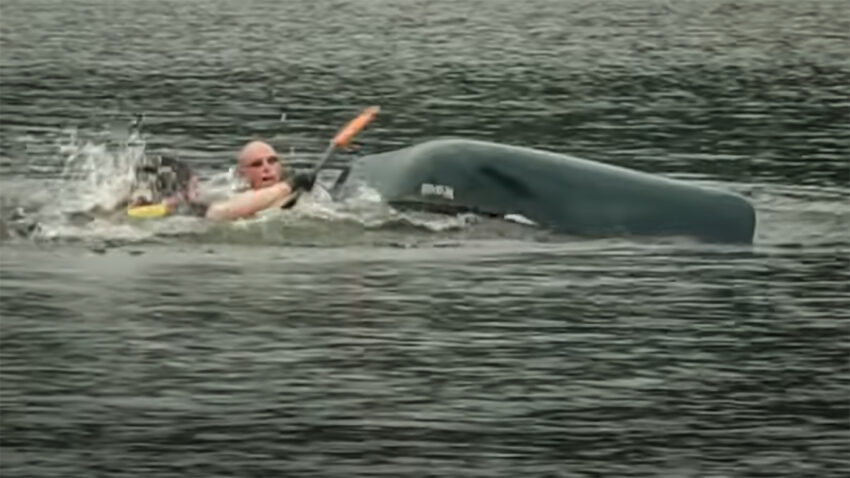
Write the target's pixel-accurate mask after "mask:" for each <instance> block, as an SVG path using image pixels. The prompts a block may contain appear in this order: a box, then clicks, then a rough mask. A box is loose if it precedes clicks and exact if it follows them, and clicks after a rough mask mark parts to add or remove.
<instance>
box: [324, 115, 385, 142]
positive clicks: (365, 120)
mask: <svg viewBox="0 0 850 478" xmlns="http://www.w3.org/2000/svg"><path fill="white" fill-rule="evenodd" d="M378 111H380V108H378V107H377V106H370V107H368V108H366V109H365V110H363V112H362V113H360V115H358V116H357V117H356V118H354V119H353V120H351V121H349V122H348V124H347V125H345V127H344V128H342V129H341V130H339V133H337V134H336V136H334V139H333V141H331V143H332V144H333V145H334V146H336V147H337V148H340V147H343V146H345V145H347V144H348V142H349V141H351V138H353V137H354V136H355V135H357V133H359V132H360V130H362V129H363V128H365V127H366V125H367V124H369V122H370V121H372V119H374V118H375V115H377V114H378Z"/></svg>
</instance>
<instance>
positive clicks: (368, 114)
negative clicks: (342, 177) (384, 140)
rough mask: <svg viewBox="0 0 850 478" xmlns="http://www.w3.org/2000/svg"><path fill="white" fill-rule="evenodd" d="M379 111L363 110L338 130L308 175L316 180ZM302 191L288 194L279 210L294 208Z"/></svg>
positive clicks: (377, 109) (375, 109) (375, 107)
mask: <svg viewBox="0 0 850 478" xmlns="http://www.w3.org/2000/svg"><path fill="white" fill-rule="evenodd" d="M379 111H380V108H378V107H377V106H370V107H368V108H366V109H365V110H363V112H362V113H360V114H359V115H358V116H357V117H356V118H354V119H353V120H351V121H349V122H348V124H346V125H345V126H344V127H343V128H342V129H341V130H339V132H338V133H337V134H336V136H334V138H333V139H332V140H331V142H330V144H329V145H328V149H326V150H325V154H323V155H322V158H321V159H319V162H318V163H316V165H315V166H313V169H312V170H311V171H310V175H311V177H312V179H313V180H315V179H316V175H317V174H318V173H319V171H321V170H322V168H323V167H325V164H326V163H327V162H328V160H330V159H331V156H333V155H334V153H336V152H337V150H339V149H340V148H344V147H345V146H347V145H348V143H350V142H351V140H352V139H354V137H355V136H357V133H359V132H361V131H363V128H365V127H366V125H368V124H369V123H370V122H371V121H372V120H373V119H374V118H375V116H376V115H377V114H378V112H379ZM306 189H307V190H308V191H309V190H311V189H313V185H312V183H311V184H310V186H309V187H308V188H306ZM302 191H304V189H298V190H296V191H294V192H293V193H292V194H290V195H289V197H288V198H286V202H284V203H283V205H282V206H281V209H289V208H291V207H292V206H294V205H295V203H296V202H297V201H298V197H299V196H300V195H301V192H302Z"/></svg>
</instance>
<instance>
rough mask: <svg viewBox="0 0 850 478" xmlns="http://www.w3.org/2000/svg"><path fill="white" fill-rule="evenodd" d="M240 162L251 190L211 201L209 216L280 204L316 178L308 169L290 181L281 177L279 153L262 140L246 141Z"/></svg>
mask: <svg viewBox="0 0 850 478" xmlns="http://www.w3.org/2000/svg"><path fill="white" fill-rule="evenodd" d="M237 164H238V168H239V175H240V176H242V177H243V178H244V179H245V180H246V181H247V182H248V184H249V185H250V186H251V190H250V191H245V192H243V193H239V194H237V195H236V196H233V197H232V198H229V199H227V200H225V201H220V202H216V203H213V204H211V205H210V207H209V208H208V209H207V212H206V217H208V218H210V219H217V220H233V219H240V218H245V217H251V216H253V215H254V214H256V213H257V212H259V211H262V210H264V209H269V208H273V207H281V206H282V205H283V204H284V203H286V201H287V199H288V198H289V196H290V195H291V194H292V193H293V192H294V191H297V190H299V189H310V188H312V187H313V183H314V182H315V181H316V176H315V175H313V174H309V173H308V174H305V173H302V174H296V175H295V176H293V177H292V179H291V180H290V181H289V182H288V183H287V182H283V181H281V179H280V177H281V164H280V160H279V159H278V156H277V153H276V152H275V150H274V148H272V147H271V146H270V145H269V144H268V143H265V142H263V141H251V142H249V143H248V144H246V145H245V146H244V147H243V148H242V150H241V151H240V152H239V156H238V159H237Z"/></svg>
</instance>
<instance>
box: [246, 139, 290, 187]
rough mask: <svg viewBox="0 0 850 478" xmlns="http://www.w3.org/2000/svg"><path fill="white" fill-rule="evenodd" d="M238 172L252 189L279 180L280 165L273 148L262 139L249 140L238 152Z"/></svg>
mask: <svg viewBox="0 0 850 478" xmlns="http://www.w3.org/2000/svg"><path fill="white" fill-rule="evenodd" d="M239 174H241V175H242V177H244V178H245V179H246V180H247V181H248V183H250V184H251V188H252V189H261V188H265V187H268V186H271V185H274V184H277V183H278V182H280V176H281V165H280V161H279V160H278V157H277V153H276V152H275V150H274V148H272V147H271V146H269V145H268V144H267V143H265V142H263V141H251V142H249V143H248V144H246V145H245V147H243V148H242V151H240V152H239Z"/></svg>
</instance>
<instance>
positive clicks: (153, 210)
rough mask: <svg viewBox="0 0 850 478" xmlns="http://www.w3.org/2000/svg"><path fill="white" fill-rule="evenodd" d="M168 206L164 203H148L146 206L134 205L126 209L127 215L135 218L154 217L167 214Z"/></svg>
mask: <svg viewBox="0 0 850 478" xmlns="http://www.w3.org/2000/svg"><path fill="white" fill-rule="evenodd" d="M168 212H169V210H168V206H166V205H165V204H150V205H148V206H136V207H131V208H129V209H127V215H128V216H130V217H135V218H156V217H164V216H167V215H168Z"/></svg>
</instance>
